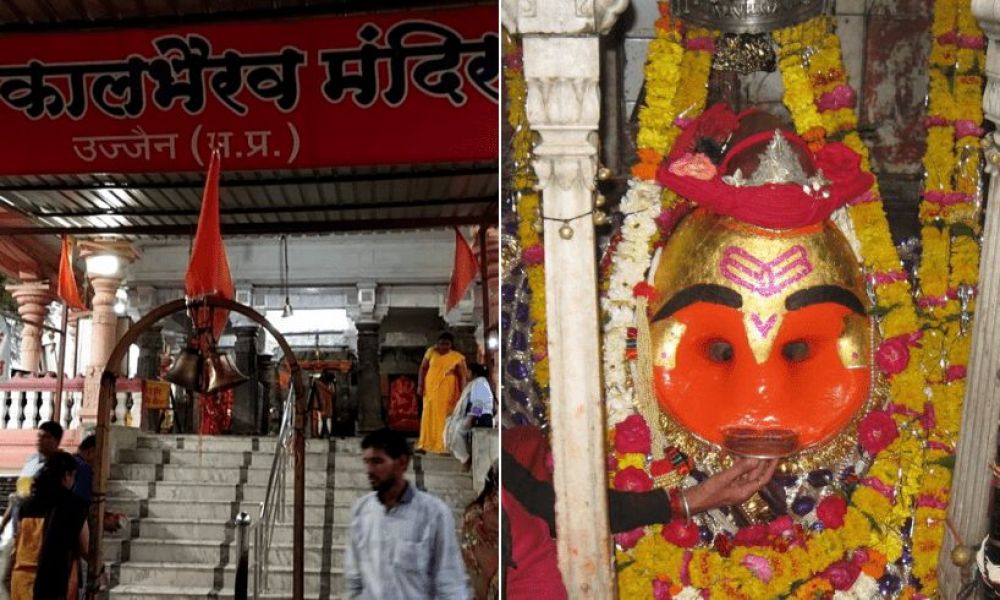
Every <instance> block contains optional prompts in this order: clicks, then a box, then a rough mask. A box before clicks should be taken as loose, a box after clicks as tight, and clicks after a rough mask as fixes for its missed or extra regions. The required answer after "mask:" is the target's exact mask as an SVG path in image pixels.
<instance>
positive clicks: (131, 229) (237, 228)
mask: <svg viewBox="0 0 1000 600" xmlns="http://www.w3.org/2000/svg"><path fill="white" fill-rule="evenodd" d="M496 220H497V215H496V212H495V211H494V212H493V213H492V215H491V214H489V213H486V214H484V215H478V216H476V215H473V216H467V217H432V218H426V219H347V220H341V221H286V222H283V223H223V224H222V226H221V227H222V233H223V234H229V235H277V234H282V233H292V234H294V233H336V232H344V231H392V230H398V229H436V228H441V227H454V226H457V225H495V224H496ZM194 231H195V225H194V224H192V225H126V226H122V227H4V226H0V236H7V235H35V236H37V235H127V236H134V235H162V236H174V235H178V236H186V235H192V234H193V233H194Z"/></svg>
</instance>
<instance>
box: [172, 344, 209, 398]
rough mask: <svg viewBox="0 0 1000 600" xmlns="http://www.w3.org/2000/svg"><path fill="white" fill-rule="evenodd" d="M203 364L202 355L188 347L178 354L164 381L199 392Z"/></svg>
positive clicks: (195, 349)
mask: <svg viewBox="0 0 1000 600" xmlns="http://www.w3.org/2000/svg"><path fill="white" fill-rule="evenodd" d="M201 362H202V360H201V354H199V353H198V350H197V348H194V347H192V346H187V347H186V348H184V349H183V350H181V351H180V352H178V353H177V357H176V358H175V359H174V363H173V364H172V365H170V370H169V371H167V374H166V375H165V376H164V379H166V380H167V381H169V382H170V383H173V384H176V385H179V386H180V387H182V388H184V389H186V390H192V391H199V390H200V389H201Z"/></svg>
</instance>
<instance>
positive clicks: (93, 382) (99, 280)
mask: <svg viewBox="0 0 1000 600" xmlns="http://www.w3.org/2000/svg"><path fill="white" fill-rule="evenodd" d="M80 256H81V257H83V259H84V260H85V261H86V264H87V278H88V279H89V280H90V286H91V287H92V288H93V289H94V299H93V303H92V306H93V311H92V312H91V334H90V364H89V365H87V370H86V375H85V376H86V382H85V383H84V388H83V408H82V410H81V411H80V419H81V421H85V422H94V421H96V420H97V397H98V395H99V394H100V390H101V374H102V373H103V372H104V368H105V366H106V365H107V362H108V357H109V356H110V355H111V351H112V350H114V347H115V344H116V343H117V342H118V315H117V314H115V310H114V304H115V293H116V292H117V291H118V288H119V287H121V283H122V279H123V277H124V268H125V266H126V265H128V264H129V263H131V262H132V261H134V260H135V259H136V258H138V254H137V253H136V251H135V249H134V248H132V245H131V244H129V243H128V242H123V241H121V240H99V241H91V240H85V241H83V242H80Z"/></svg>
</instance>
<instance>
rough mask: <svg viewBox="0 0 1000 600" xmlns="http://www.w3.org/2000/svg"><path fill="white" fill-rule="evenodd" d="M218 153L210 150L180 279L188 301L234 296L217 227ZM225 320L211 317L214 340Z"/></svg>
mask: <svg viewBox="0 0 1000 600" xmlns="http://www.w3.org/2000/svg"><path fill="white" fill-rule="evenodd" d="M220 161H221V159H220V157H219V150H218V148H215V149H213V150H212V162H211V163H210V164H209V166H208V177H207V178H206V179H205V191H204V192H203V193H202V198H201V214H200V215H198V230H197V231H196V232H195V234H194V244H193V245H192V247H191V259H190V261H189V262H188V270H187V274H186V275H185V276H184V292H185V294H187V297H188V298H199V297H201V296H220V297H222V298H226V299H229V300H232V299H233V297H234V295H235V290H234V288H233V277H232V275H231V273H230V272H229V259H228V258H227V257H226V247H225V245H224V244H223V243H222V230H221V228H220V224H219V168H220ZM199 312H202V314H200V315H197V317H196V318H197V319H198V320H199V322H196V323H195V325H196V326H199V327H207V326H208V325H209V323H206V322H203V321H201V320H202V319H206V318H207V315H206V314H205V312H204V311H199ZM228 319H229V311H227V310H218V309H216V310H215V311H214V315H213V318H212V323H211V327H212V333H213V334H214V335H215V339H216V340H218V339H219V336H220V335H222V330H223V329H225V327H226V321H227V320H228Z"/></svg>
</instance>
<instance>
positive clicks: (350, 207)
mask: <svg viewBox="0 0 1000 600" xmlns="http://www.w3.org/2000/svg"><path fill="white" fill-rule="evenodd" d="M495 201H496V197H495V196H478V197H469V198H446V199H440V200H438V199H435V200H394V201H389V202H357V203H350V204H316V205H295V206H252V207H250V206H248V207H238V208H223V209H221V210H220V211H219V213H220V214H222V215H287V214H299V213H311V212H326V211H356V210H382V209H388V208H432V207H438V206H467V205H473V204H488V203H490V202H495ZM199 214H200V211H199V210H182V209H172V210H158V209H153V210H84V211H58V212H41V211H36V212H33V213H31V216H33V217H37V218H39V219H51V218H54V217H62V218H71V219H72V218H82V217H197V216H198V215H199Z"/></svg>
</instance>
